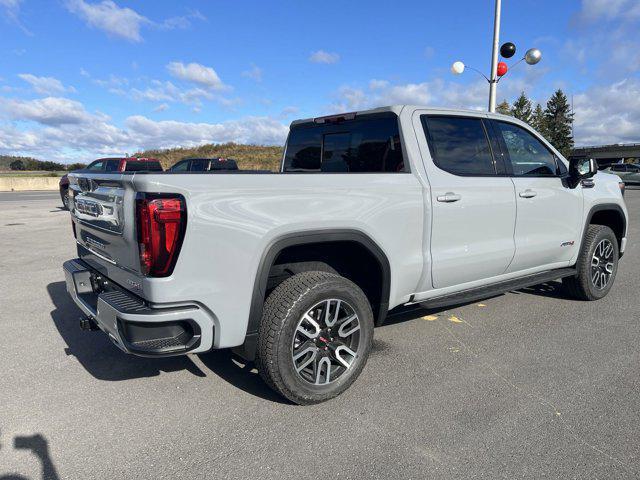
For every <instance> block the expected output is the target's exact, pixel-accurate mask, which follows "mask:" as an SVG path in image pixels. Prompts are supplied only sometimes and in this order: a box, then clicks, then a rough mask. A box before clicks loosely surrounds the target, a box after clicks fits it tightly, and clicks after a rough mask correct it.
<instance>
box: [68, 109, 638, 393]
mask: <svg viewBox="0 0 640 480" xmlns="http://www.w3.org/2000/svg"><path fill="white" fill-rule="evenodd" d="M596 172H597V167H596V164H595V162H594V161H592V160H587V159H575V160H572V162H571V163H569V162H567V161H566V160H565V159H564V158H563V157H562V155H561V154H560V153H559V152H558V151H557V150H555V149H554V148H553V147H552V146H551V145H550V144H549V143H548V142H547V141H546V140H545V139H543V138H542V137H541V136H540V135H539V134H537V133H536V132H535V131H534V130H532V129H531V128H530V127H529V126H527V125H526V124H524V123H522V122H519V121H517V120H515V119H513V118H510V117H505V116H501V115H495V114H488V113H482V112H475V111H459V110H436V109H427V108H422V107H414V106H393V107H387V108H379V109H376V110H369V111H363V112H357V113H350V114H344V115H336V116H331V117H321V118H315V119H308V120H300V121H296V122H293V124H292V125H291V130H290V133H289V138H288V140H287V145H286V149H285V154H284V157H283V159H282V166H281V171H280V173H277V174H275V173H274V174H270V175H269V174H255V175H254V174H251V173H249V172H241V173H244V174H243V175H238V174H236V173H234V172H233V171H230V172H228V173H225V174H218V175H198V174H190V172H183V173H179V172H175V173H174V172H164V173H126V172H125V173H90V172H82V173H72V174H70V175H69V177H70V188H71V189H72V191H73V195H72V196H73V198H72V201H71V202H70V204H71V219H72V224H73V231H74V234H75V237H76V241H77V249H78V257H79V258H77V259H75V260H70V261H68V262H66V263H65V265H64V270H65V274H66V282H67V289H68V291H69V294H70V295H71V296H72V297H73V299H74V301H75V302H76V304H77V305H78V307H79V308H80V309H81V310H82V311H83V312H84V314H85V316H84V317H83V319H82V320H81V324H82V326H83V327H84V328H89V329H93V328H99V329H101V330H103V331H104V332H105V333H106V334H107V335H108V336H109V338H110V339H111V340H112V341H113V343H115V344H116V345H117V346H118V347H120V348H121V349H122V350H124V351H125V352H129V353H133V354H137V355H146V356H153V355H156V356H161V355H177V354H186V353H198V352H205V351H208V350H210V349H219V348H231V347H235V348H236V351H237V352H238V353H240V354H241V355H243V356H244V357H245V358H246V359H249V360H255V361H256V364H257V367H258V369H259V371H260V373H261V375H262V377H263V378H264V379H265V381H266V382H267V383H268V384H269V385H270V386H272V387H273V388H275V389H276V390H277V391H279V392H280V393H281V394H282V395H284V396H285V397H287V398H288V399H290V400H291V401H293V402H296V403H299V404H311V403H317V402H321V401H324V400H327V399H329V398H332V397H334V396H336V395H338V394H339V393H341V392H342V391H344V390H345V389H346V388H347V387H348V386H349V385H350V384H351V383H352V382H353V381H354V380H355V379H356V378H357V377H358V375H359V374H360V372H361V371H362V369H363V367H364V365H365V362H366V361H367V357H368V355H369V351H370V349H371V342H372V338H373V329H374V325H375V324H378V325H380V324H381V323H382V322H384V319H385V316H386V315H387V312H388V311H389V310H390V309H391V308H394V307H397V306H401V305H408V304H415V303H420V304H424V305H427V306H433V307H435V306H442V305H447V304H454V303H459V302H463V301H470V300H474V299H479V298H482V297H487V296H490V295H493V294H496V293H500V292H504V291H508V290H511V289H517V288H523V287H525V286H530V285H534V284H538V283H542V282H545V281H549V280H553V279H560V278H561V279H563V283H564V284H565V286H566V289H567V292H568V293H569V294H571V295H572V296H574V297H577V298H581V299H583V300H597V299H599V298H602V297H604V296H605V295H606V294H607V293H608V292H609V290H610V289H611V287H612V285H613V282H614V279H615V276H616V272H617V267H618V260H619V258H620V257H621V256H622V253H623V252H624V249H625V244H626V232H627V221H628V218H627V217H628V215H627V210H626V207H625V203H624V200H623V197H622V194H621V190H620V186H619V179H618V177H616V176H613V175H608V174H605V173H602V172H600V173H596Z"/></svg>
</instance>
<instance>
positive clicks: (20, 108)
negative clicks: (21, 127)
mask: <svg viewBox="0 0 640 480" xmlns="http://www.w3.org/2000/svg"><path fill="white" fill-rule="evenodd" d="M0 112H2V113H4V115H5V116H8V117H9V118H11V119H13V120H31V121H33V122H37V123H40V124H42V125H50V126H58V125H68V124H79V123H86V122H88V121H90V120H91V119H92V115H91V114H89V113H88V112H87V111H86V110H85V108H84V106H83V105H82V103H80V102H76V101H75V100H69V99H68V98H61V97H47V98H40V99H37V100H15V99H5V98H0Z"/></svg>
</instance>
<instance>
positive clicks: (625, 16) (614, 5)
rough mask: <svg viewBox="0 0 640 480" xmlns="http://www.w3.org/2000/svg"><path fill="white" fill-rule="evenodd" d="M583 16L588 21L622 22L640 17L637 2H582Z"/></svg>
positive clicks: (626, 0) (618, 0) (630, 0)
mask: <svg viewBox="0 0 640 480" xmlns="http://www.w3.org/2000/svg"><path fill="white" fill-rule="evenodd" d="M581 16H582V17H583V18H584V19H585V20H587V21H591V22H593V21H599V22H601V21H603V20H614V19H615V20H622V21H629V20H633V19H636V18H639V17H640V3H638V1H637V0H582V9H581Z"/></svg>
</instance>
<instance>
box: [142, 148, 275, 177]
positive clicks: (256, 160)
mask: <svg viewBox="0 0 640 480" xmlns="http://www.w3.org/2000/svg"><path fill="white" fill-rule="evenodd" d="M136 155H137V156H142V157H152V158H157V159H158V160H160V161H161V162H162V166H163V167H164V168H168V167H170V166H171V165H173V164H174V163H176V162H177V161H178V160H181V159H183V158H187V157H207V158H216V157H223V158H233V159H234V160H237V162H238V167H240V168H241V169H243V170H249V169H251V170H254V169H257V170H273V171H276V170H278V169H279V168H280V160H281V158H282V147H266V146H262V145H238V144H236V143H223V144H219V145H211V144H210V145H200V146H199V147H193V148H171V149H167V150H146V151H144V152H141V153H136Z"/></svg>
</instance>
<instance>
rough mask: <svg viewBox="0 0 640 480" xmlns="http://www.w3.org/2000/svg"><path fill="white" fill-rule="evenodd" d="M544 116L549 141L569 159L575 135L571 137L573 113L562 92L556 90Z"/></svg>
mask: <svg viewBox="0 0 640 480" xmlns="http://www.w3.org/2000/svg"><path fill="white" fill-rule="evenodd" d="M544 116H545V123H546V127H547V129H548V130H547V132H548V136H547V139H548V140H549V141H550V142H551V144H552V145H553V146H554V147H556V148H557V149H558V150H559V151H560V153H562V154H563V155H564V156H565V157H568V156H569V154H570V153H571V149H572V148H573V135H571V125H572V124H573V112H571V105H569V101H568V100H567V96H566V95H565V94H564V92H563V91H562V90H560V89H558V90H556V92H555V93H554V94H553V95H552V96H551V98H550V99H549V101H548V102H547V108H546V109H545V111H544Z"/></svg>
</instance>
